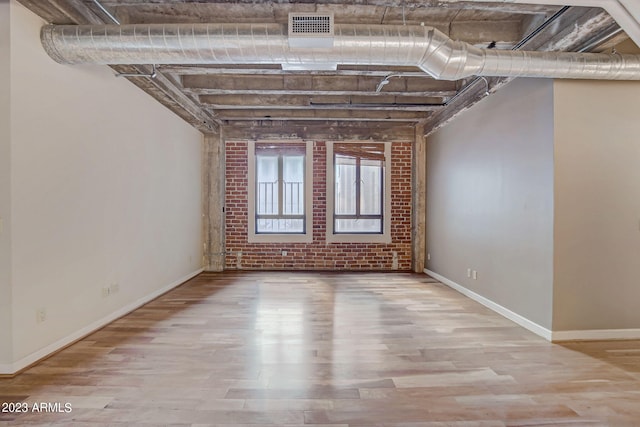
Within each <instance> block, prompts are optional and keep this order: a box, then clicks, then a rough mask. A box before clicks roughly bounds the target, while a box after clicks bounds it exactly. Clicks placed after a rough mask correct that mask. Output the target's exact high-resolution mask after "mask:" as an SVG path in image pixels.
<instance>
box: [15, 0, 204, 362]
mask: <svg viewBox="0 0 640 427" xmlns="http://www.w3.org/2000/svg"><path fill="white" fill-rule="evenodd" d="M11 4H12V14H11V24H12V25H11V49H12V61H11V78H12V80H11V96H12V98H11V99H12V103H11V114H12V122H11V125H12V128H11V132H12V137H11V140H12V153H11V167H12V190H13V196H12V200H11V202H12V209H13V221H12V232H13V236H12V237H13V251H12V257H13V258H12V263H13V277H12V282H13V296H12V298H13V309H12V312H13V332H14V348H13V360H14V362H15V363H17V364H18V365H19V364H22V363H23V362H27V361H29V360H30V358H32V357H33V356H34V355H38V354H39V353H38V352H42V351H43V349H45V350H48V349H50V348H48V347H47V346H50V345H51V344H52V343H56V342H58V343H59V342H60V340H64V339H65V337H70V336H73V335H74V334H77V333H78V331H82V330H84V328H87V327H88V326H91V325H94V326H95V324H96V323H95V322H100V321H101V319H102V320H104V319H107V318H109V317H110V316H112V315H113V314H114V313H119V311H120V310H122V309H123V308H126V307H130V306H131V304H133V303H135V302H136V301H141V300H143V299H144V298H146V297H148V296H149V295H153V294H154V293H156V292H158V291H159V290H161V289H164V288H166V287H167V286H170V285H172V284H174V283H175V282H176V281H179V280H181V279H182V278H185V277H187V276H188V275H190V274H192V273H193V272H195V271H198V270H199V269H200V268H201V260H202V253H201V250H202V243H201V215H200V213H201V173H200V171H201V139H202V137H201V134H200V133H199V132H198V131H196V130H194V129H193V128H192V127H191V126H189V125H188V124H186V123H185V122H184V121H182V120H181V119H180V118H178V117H177V116H175V115H173V114H172V113H171V112H170V111H169V110H167V109H166V108H165V107H163V106H161V105H160V104H159V103H157V102H156V101H155V100H153V99H152V98H151V97H149V96H148V95H147V94H145V93H143V92H142V91H141V90H139V89H138V88H136V87H135V86H133V85H132V84H131V83H129V82H128V81H126V80H124V79H118V78H115V77H114V72H113V71H112V70H110V69H109V68H107V67H100V66H63V65H59V64H56V63H54V62H53V61H52V60H51V59H50V58H49V57H48V56H47V55H46V54H45V52H44V51H43V49H42V47H41V45H40V39H39V30H40V27H41V26H42V25H43V24H44V22H42V21H41V20H40V18H38V17H37V16H35V15H34V14H32V13H31V12H30V11H28V10H27V9H26V8H24V7H23V6H21V5H20V4H18V3H16V2H13V1H12V3H11ZM114 283H117V284H118V285H119V288H120V290H119V292H118V293H117V294H114V295H112V296H110V297H108V298H103V297H102V292H101V290H102V288H103V287H105V286H109V285H112V284H114ZM38 308H45V309H46V313H47V320H46V321H45V322H43V323H37V322H36V310H37V309H38Z"/></svg>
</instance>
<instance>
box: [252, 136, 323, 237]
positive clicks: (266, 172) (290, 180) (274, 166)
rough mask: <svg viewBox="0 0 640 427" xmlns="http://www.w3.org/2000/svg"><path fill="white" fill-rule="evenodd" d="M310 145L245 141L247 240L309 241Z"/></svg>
mask: <svg viewBox="0 0 640 427" xmlns="http://www.w3.org/2000/svg"><path fill="white" fill-rule="evenodd" d="M307 159H311V144H310V143H304V142H300V141H296V142H275V143H274V142H250V143H249V174H248V177H249V192H248V193H249V242H307V241H311V222H310V220H311V219H312V214H311V205H310V202H311V190H310V188H311V186H310V184H311V179H312V178H311V177H312V174H311V171H310V169H311V168H310V167H307Z"/></svg>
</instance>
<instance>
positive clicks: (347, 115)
mask: <svg viewBox="0 0 640 427" xmlns="http://www.w3.org/2000/svg"><path fill="white" fill-rule="evenodd" d="M428 114H429V113H428V112H421V111H386V110H385V111H370V110H359V109H343V110H337V109H331V110H309V109H305V110H292V109H270V110H256V109H248V110H229V109H219V110H216V117H217V118H218V119H219V120H256V119H257V120H349V121H371V120H377V121H385V120H391V121H408V122H418V121H420V120H422V119H424V118H425V117H427V115H428Z"/></svg>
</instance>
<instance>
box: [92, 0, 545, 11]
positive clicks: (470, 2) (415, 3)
mask: <svg viewBox="0 0 640 427" xmlns="http://www.w3.org/2000/svg"><path fill="white" fill-rule="evenodd" d="M101 3H102V4H104V5H106V6H110V7H116V6H138V7H139V6H142V5H150V6H155V5H158V4H160V3H162V4H170V5H182V4H185V3H187V4H189V3H191V4H210V3H222V4H225V3H228V4H243V5H255V4H260V3H263V1H262V0H215V1H210V0H162V1H159V0H140V1H137V0H102V1H101ZM278 3H279V4H301V5H309V4H315V5H336V6H345V5H356V6H365V5H366V6H382V7H396V8H402V7H405V8H407V9H419V8H436V7H438V8H448V9H453V10H489V11H500V12H507V13H522V14H538V13H543V14H544V13H553V12H554V11H555V10H557V7H556V6H553V5H549V4H543V3H542V4H540V3H539V4H521V5H514V4H512V3H511V2H506V3H505V2H501V1H495V0H493V1H485V2H478V1H475V0H454V1H446V0H366V2H363V1H362V0H313V3H310V1H309V0H279V1H278ZM523 3H524V2H523ZM531 3H535V1H531ZM549 3H552V2H549Z"/></svg>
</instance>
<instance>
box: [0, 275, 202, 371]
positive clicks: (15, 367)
mask: <svg viewBox="0 0 640 427" xmlns="http://www.w3.org/2000/svg"><path fill="white" fill-rule="evenodd" d="M202 271H204V269H202V268H201V269H199V270H196V271H194V272H192V273H189V274H187V275H186V276H183V277H181V278H179V279H178V280H176V281H174V282H172V283H170V284H168V285H167V286H165V287H163V288H160V289H158V290H156V291H153V292H152V293H150V294H149V295H146V296H144V297H142V298H139V299H137V300H136V301H134V302H132V303H130V304H127V305H125V306H124V307H122V308H120V309H118V310H116V311H114V312H113V313H111V314H109V315H107V316H105V317H103V318H102V319H99V320H96V321H95V322H93V323H91V324H89V325H87V326H85V327H84V328H82V329H80V330H78V331H76V332H74V333H72V334H71V335H68V336H66V337H64V338H61V339H59V340H58V341H56V342H54V343H52V344H49V345H48V346H46V347H44V348H42V349H40V350H38V351H36V352H33V353H31V354H29V355H28V356H25V357H23V358H22V359H20V360H18V361H16V362H13V364H11V365H7V364H2V365H0V375H13V374H15V373H16V372H19V371H20V370H22V369H24V368H26V367H27V366H30V365H32V364H34V363H36V362H37V361H38V360H41V359H44V358H45V357H47V356H49V355H50V354H52V353H55V352H56V351H58V350H60V349H62V348H64V347H66V346H68V345H69V344H72V343H73V342H75V341H77V340H79V339H81V338H83V337H86V336H87V335H89V334H91V333H92V332H95V331H97V330H98V329H100V328H102V327H104V326H106V325H108V324H109V323H111V322H113V321H114V320H116V319H119V318H120V317H122V316H124V315H126V314H129V313H131V312H132V311H134V310H135V309H137V308H139V307H141V306H143V305H145V304H146V303H148V302H149V301H152V300H154V299H156V298H157V297H159V296H160V295H162V294H164V293H166V292H168V291H170V290H171V289H173V288H175V287H177V286H179V285H181V284H183V283H184V282H186V281H187V280H189V279H191V278H193V277H195V276H197V275H198V274H200V273H202Z"/></svg>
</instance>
